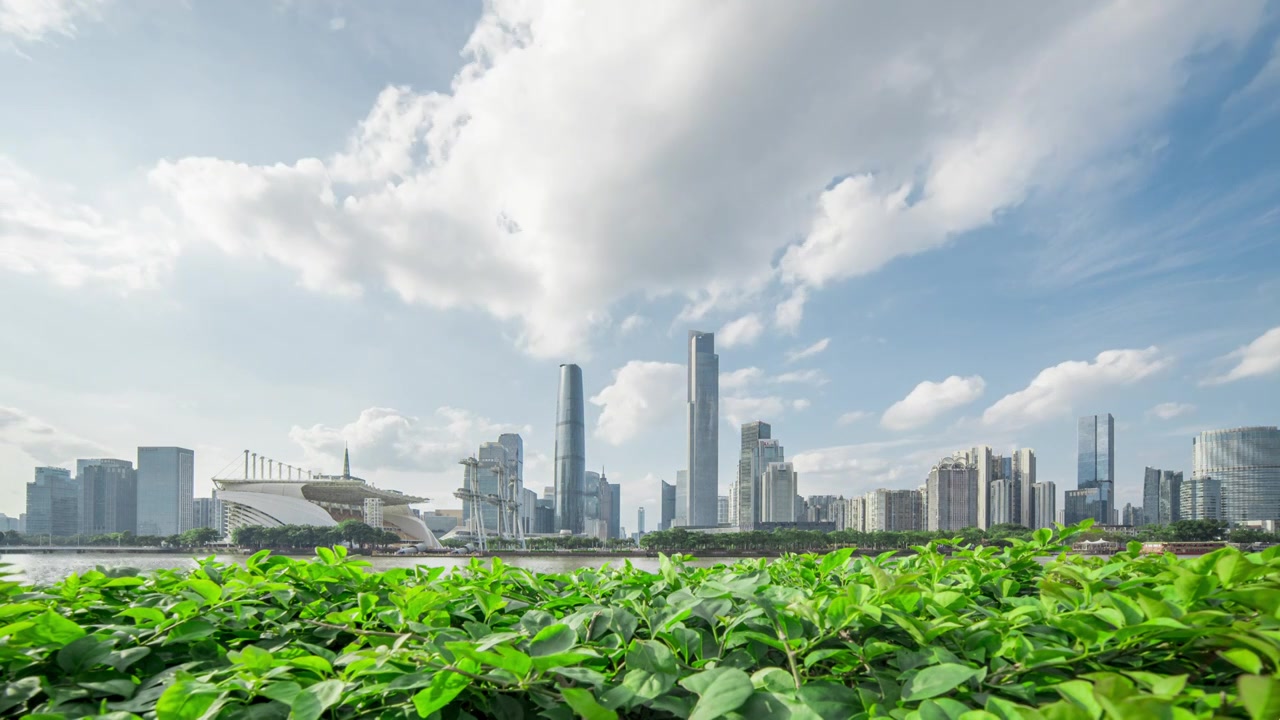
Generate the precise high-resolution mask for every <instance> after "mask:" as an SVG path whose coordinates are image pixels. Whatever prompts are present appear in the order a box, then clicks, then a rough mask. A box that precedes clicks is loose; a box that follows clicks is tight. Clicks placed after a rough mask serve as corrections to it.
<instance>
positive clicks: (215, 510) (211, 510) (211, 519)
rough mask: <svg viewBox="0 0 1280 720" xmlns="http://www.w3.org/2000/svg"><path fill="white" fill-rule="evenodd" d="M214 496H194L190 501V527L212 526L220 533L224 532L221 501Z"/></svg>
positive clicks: (224, 525)
mask: <svg viewBox="0 0 1280 720" xmlns="http://www.w3.org/2000/svg"><path fill="white" fill-rule="evenodd" d="M214 495H215V496H214V497H207V498H195V499H193V500H192V501H191V527H197V528H212V529H214V530H217V531H218V532H220V533H225V532H226V524H225V523H224V522H223V519H222V501H220V500H218V498H217V497H216V496H217V493H216V492H215V493H214Z"/></svg>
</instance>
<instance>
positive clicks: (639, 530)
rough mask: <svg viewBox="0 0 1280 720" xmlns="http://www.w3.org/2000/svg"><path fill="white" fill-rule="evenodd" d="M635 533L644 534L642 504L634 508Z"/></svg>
mask: <svg viewBox="0 0 1280 720" xmlns="http://www.w3.org/2000/svg"><path fill="white" fill-rule="evenodd" d="M636 533H637V534H638V535H643V534H644V506H643V505H641V506H640V507H638V508H636Z"/></svg>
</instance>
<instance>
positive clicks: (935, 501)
mask: <svg viewBox="0 0 1280 720" xmlns="http://www.w3.org/2000/svg"><path fill="white" fill-rule="evenodd" d="M925 485H926V492H927V493H928V495H927V500H926V503H927V504H926V508H927V513H928V514H927V516H926V517H927V518H928V525H927V529H929V530H961V529H964V528H969V527H975V526H977V524H978V471H977V468H976V467H975V466H973V465H970V464H969V463H968V462H966V461H965V459H964V458H954V457H945V458H942V460H941V461H939V462H938V464H937V465H934V466H933V469H932V470H930V471H929V479H928V480H927V481H926V483H925Z"/></svg>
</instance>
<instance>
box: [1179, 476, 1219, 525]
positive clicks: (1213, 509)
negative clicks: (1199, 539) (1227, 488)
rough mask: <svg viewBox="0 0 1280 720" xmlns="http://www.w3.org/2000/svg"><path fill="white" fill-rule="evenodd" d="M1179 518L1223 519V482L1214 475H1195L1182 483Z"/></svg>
mask: <svg viewBox="0 0 1280 720" xmlns="http://www.w3.org/2000/svg"><path fill="white" fill-rule="evenodd" d="M1178 519H1180V520H1221V519H1222V483H1220V482H1219V481H1218V479H1217V478H1212V477H1204V478H1195V477H1193V478H1191V479H1190V480H1188V481H1186V482H1184V483H1182V491H1181V493H1180V497H1179V503H1178Z"/></svg>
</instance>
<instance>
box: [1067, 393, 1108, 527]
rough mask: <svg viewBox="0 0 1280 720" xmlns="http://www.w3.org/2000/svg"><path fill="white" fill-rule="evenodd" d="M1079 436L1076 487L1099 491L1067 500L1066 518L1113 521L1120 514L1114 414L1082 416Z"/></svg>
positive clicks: (1103, 522) (1073, 521) (1068, 520)
mask: <svg viewBox="0 0 1280 720" xmlns="http://www.w3.org/2000/svg"><path fill="white" fill-rule="evenodd" d="M1076 439H1077V454H1076V490H1096V491H1097V492H1096V493H1084V494H1079V495H1077V496H1076V497H1075V500H1074V501H1073V502H1068V503H1067V508H1066V510H1067V522H1068V523H1071V524H1074V523H1078V522H1080V521H1081V520H1083V519H1085V518H1086V517H1091V518H1093V519H1094V521H1095V522H1097V523H1099V524H1104V525H1106V524H1112V523H1114V521H1115V519H1116V514H1117V513H1116V512H1115V511H1116V507H1115V477H1116V458H1115V445H1116V424H1115V418H1113V417H1111V414H1110V413H1108V414H1106V415H1087V416H1085V417H1082V418H1080V422H1079V425H1078V429H1077V436H1076ZM1082 502H1083V503H1084V504H1083V505H1081V503H1082ZM1073 513H1083V514H1073Z"/></svg>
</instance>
